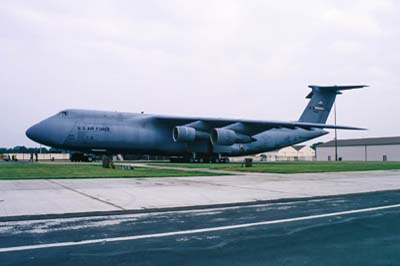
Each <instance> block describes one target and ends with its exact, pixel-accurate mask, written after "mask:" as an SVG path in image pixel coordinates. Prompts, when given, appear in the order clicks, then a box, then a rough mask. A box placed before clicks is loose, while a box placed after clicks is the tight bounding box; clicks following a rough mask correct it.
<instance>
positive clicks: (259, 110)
mask: <svg viewBox="0 0 400 266" xmlns="http://www.w3.org/2000/svg"><path fill="white" fill-rule="evenodd" d="M399 25H400V1H389V0H360V1H344V0H343V1H341V0H338V1H334V0H331V1H329V0H324V1H320V0H304V1H295V0H292V1H286V0H281V1H275V0H271V1H270V0H263V1H256V0H252V1H245V0H243V1H235V0H223V1H218V0H210V1H208V0H202V1H188V0H182V1H165V0H160V1H152V0H147V1H99V0H93V1H70V0H68V1H40V0H36V1H31V0H29V1H28V0H27V1H18V0H9V1H8V0H3V1H1V2H0V91H1V111H0V146H3V147H4V146H6V147H11V146H15V145H28V146H35V145H36V144H34V143H33V142H31V141H29V140H28V139H27V138H26V137H25V130H26V129H27V128H28V127H29V126H30V125H32V124H34V123H36V122H38V121H39V120H42V119H44V118H46V117H47V116H50V115H53V114H55V113H56V112H58V111H60V110H62V109H66V108H85V109H99V110H113V111H127V112H140V111H145V112H146V113H156V114H173V115H188V116H206V117H214V116H217V117H227V118H247V119H266V120H297V119H298V118H299V116H300V114H301V112H302V111H303V109H304V107H305V105H306V99H305V98H304V97H305V96H306V94H308V92H309V89H308V88H307V85H309V84H321V85H333V84H367V85H370V86H371V87H369V88H367V89H365V90H355V91H350V92H346V93H345V94H344V95H343V96H340V97H339V98H338V103H337V104H338V105H337V107H338V124H342V125H352V126H361V127H366V128H368V129H369V130H368V131H365V132H359V131H356V132H354V131H352V132H350V131H340V132H339V137H340V138H350V137H367V136H368V137H369V136H395V135H400V123H399V121H400V119H399V118H400V117H399V114H400V104H399V102H400V91H399V89H400V72H399V71H400V50H399V49H400V42H399V40H400V39H399V38H400V27H399ZM332 121H333V116H332V115H331V117H330V119H329V122H330V123H333V122H332ZM332 137H333V135H332V134H330V135H328V136H326V137H323V138H320V139H318V140H323V141H325V140H329V139H331V138H332Z"/></svg>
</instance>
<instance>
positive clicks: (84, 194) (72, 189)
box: [47, 179, 126, 210]
mask: <svg viewBox="0 0 400 266" xmlns="http://www.w3.org/2000/svg"><path fill="white" fill-rule="evenodd" d="M47 181H48V182H50V183H53V184H56V185H59V186H61V187H63V188H65V189H68V190H70V191H73V192H75V193H78V194H80V195H82V196H85V197H87V198H90V199H93V200H96V201H99V202H101V203H104V204H107V205H110V206H112V207H114V208H117V209H120V210H126V209H125V208H123V207H121V206H119V205H117V204H115V203H112V202H109V201H106V200H103V199H100V198H98V197H95V196H92V195H90V194H87V193H85V192H82V191H79V190H77V189H74V188H72V187H69V186H67V185H64V184H61V183H59V182H57V181H55V180H50V179H47Z"/></svg>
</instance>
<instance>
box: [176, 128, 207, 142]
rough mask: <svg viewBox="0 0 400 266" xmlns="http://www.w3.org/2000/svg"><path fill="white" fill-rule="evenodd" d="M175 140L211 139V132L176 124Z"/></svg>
mask: <svg viewBox="0 0 400 266" xmlns="http://www.w3.org/2000/svg"><path fill="white" fill-rule="evenodd" d="M172 138H173V139H174V141H175V142H194V141H195V140H201V139H209V138H210V134H208V133H206V132H202V131H199V130H196V129H195V128H192V127H186V126H176V127H174V130H173V132H172Z"/></svg>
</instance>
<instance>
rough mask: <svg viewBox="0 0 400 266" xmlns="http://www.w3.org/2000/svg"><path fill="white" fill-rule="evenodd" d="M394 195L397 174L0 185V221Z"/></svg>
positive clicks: (398, 186)
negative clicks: (346, 196) (365, 195)
mask: <svg viewBox="0 0 400 266" xmlns="http://www.w3.org/2000/svg"><path fill="white" fill-rule="evenodd" d="M389 190H400V171H398V170H395V171H368V172H341V173H316V174H261V173H260V174H258V173H248V174H240V175H230V176H207V177H179V178H176V177H175V178H117V179H114V178H110V179H108V178H100V179H57V180H55V179H54V180H52V179H49V180H19V181H1V182H0V220H3V221H4V220H7V219H13V218H16V217H23V216H27V217H29V216H36V215H39V216H40V215H64V214H79V213H85V214H88V213H102V212H104V213H107V212H110V213H112V212H118V211H119V212H126V211H140V210H141V211H144V210H157V209H158V210H159V209H168V208H194V207H196V206H197V207H199V206H203V207H204V206H210V205H229V204H239V203H254V202H262V201H274V200H284V199H286V200H288V199H299V198H312V197H320V196H333V195H345V194H354V193H366V192H374V191H389Z"/></svg>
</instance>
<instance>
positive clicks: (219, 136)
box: [211, 128, 252, 145]
mask: <svg viewBox="0 0 400 266" xmlns="http://www.w3.org/2000/svg"><path fill="white" fill-rule="evenodd" d="M251 141H252V138H251V137H250V136H247V135H243V134H239V133H236V132H235V131H233V130H231V129H226V128H216V129H214V130H213V132H212V133H211V143H212V144H214V145H233V144H235V143H249V142H251Z"/></svg>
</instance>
